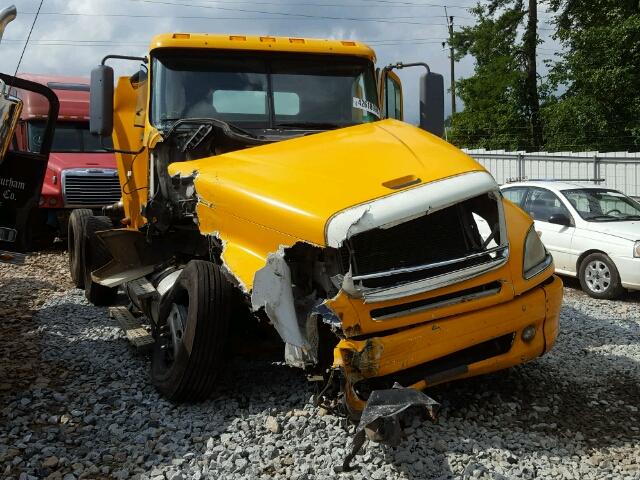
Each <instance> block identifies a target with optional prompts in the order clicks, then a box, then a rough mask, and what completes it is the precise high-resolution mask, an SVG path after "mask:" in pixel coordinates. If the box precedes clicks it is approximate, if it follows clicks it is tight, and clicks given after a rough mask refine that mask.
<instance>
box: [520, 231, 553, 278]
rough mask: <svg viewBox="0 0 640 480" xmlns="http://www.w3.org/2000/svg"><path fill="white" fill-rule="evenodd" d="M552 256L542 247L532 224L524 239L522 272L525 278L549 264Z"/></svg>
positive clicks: (535, 273)
mask: <svg viewBox="0 0 640 480" xmlns="http://www.w3.org/2000/svg"><path fill="white" fill-rule="evenodd" d="M551 261H552V258H551V255H549V252H547V249H546V248H544V245H543V244H542V242H541V241H540V237H538V233H537V232H536V230H535V229H534V228H533V225H532V226H531V228H530V229H529V233H527V239H526V240H525V241H524V264H523V266H522V272H523V276H524V278H525V280H529V279H530V278H532V277H534V276H536V275H537V274H539V273H540V272H542V271H543V270H544V269H545V268H547V267H548V266H549V265H550V264H551Z"/></svg>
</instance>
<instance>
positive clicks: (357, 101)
mask: <svg viewBox="0 0 640 480" xmlns="http://www.w3.org/2000/svg"><path fill="white" fill-rule="evenodd" d="M353 108H359V109H360V110H364V111H365V112H368V113H372V114H373V115H375V116H376V117H378V118H380V110H379V109H378V107H377V106H376V104H375V103H372V102H370V101H369V100H364V99H362V98H357V97H353Z"/></svg>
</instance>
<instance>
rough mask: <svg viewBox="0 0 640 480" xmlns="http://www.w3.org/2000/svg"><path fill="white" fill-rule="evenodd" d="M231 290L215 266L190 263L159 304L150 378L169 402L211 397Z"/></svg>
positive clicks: (220, 366) (224, 340)
mask: <svg viewBox="0 0 640 480" xmlns="http://www.w3.org/2000/svg"><path fill="white" fill-rule="evenodd" d="M232 291H233V290H232V286H231V285H230V284H229V281H228V280H227V279H226V278H225V276H224V275H223V274H222V272H221V271H220V268H219V267H218V266H217V265H214V264H213V263H211V262H206V261H203V260H191V261H190V262H189V263H188V264H187V266H186V267H185V268H184V270H182V272H181V273H180V276H179V277H178V279H177V280H176V283H175V284H174V286H173V288H172V289H171V291H170V292H169V293H168V294H167V296H166V297H165V299H163V301H162V305H161V308H160V315H159V317H160V318H159V322H158V328H157V332H156V341H155V344H154V350H153V356H152V365H151V378H152V381H153V383H154V385H155V386H156V388H157V389H158V390H159V391H160V393H162V395H164V396H165V397H166V398H168V399H169V400H172V401H175V402H181V401H199V400H204V399H206V398H207V397H209V396H210V395H211V393H212V392H213V390H214V388H215V382H216V379H217V377H218V375H219V373H220V372H221V371H222V369H223V367H224V363H225V347H226V344H227V341H228V335H227V333H228V331H229V317H230V316H231V302H232V298H233V296H232Z"/></svg>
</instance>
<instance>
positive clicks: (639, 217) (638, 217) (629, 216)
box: [620, 215, 640, 220]
mask: <svg viewBox="0 0 640 480" xmlns="http://www.w3.org/2000/svg"><path fill="white" fill-rule="evenodd" d="M620 219H621V220H640V215H625V216H624V217H620Z"/></svg>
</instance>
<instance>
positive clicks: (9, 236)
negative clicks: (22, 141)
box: [0, 73, 59, 262]
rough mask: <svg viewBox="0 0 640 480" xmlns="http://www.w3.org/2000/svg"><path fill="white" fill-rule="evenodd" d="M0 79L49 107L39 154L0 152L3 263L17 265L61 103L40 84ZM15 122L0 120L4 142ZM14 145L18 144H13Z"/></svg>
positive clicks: (0, 253) (6, 118)
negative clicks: (39, 96)
mask: <svg viewBox="0 0 640 480" xmlns="http://www.w3.org/2000/svg"><path fill="white" fill-rule="evenodd" d="M0 80H2V82H4V83H5V84H6V85H7V86H10V87H11V88H20V89H23V90H28V91H31V92H34V93H37V94H39V95H42V96H43V97H44V98H45V99H46V101H47V102H48V104H49V112H48V115H47V121H46V125H45V129H44V135H43V138H42V144H41V146H40V151H38V152H28V151H23V150H19V149H15V150H11V149H9V150H6V151H5V152H3V151H0V261H4V262H17V261H18V260H19V259H21V258H22V257H21V256H19V255H13V254H12V252H19V251H24V250H25V247H26V246H27V244H28V241H27V239H28V237H29V235H30V233H31V232H30V231H29V219H30V216H31V215H33V213H32V212H33V211H34V209H36V208H37V206H38V200H39V196H40V190H41V188H42V181H43V180H44V174H45V172H46V169H47V162H48V161H49V151H50V150H51V142H52V141H53V131H54V128H55V122H56V119H57V118H58V109H59V103H58V97H57V96H56V94H55V93H53V90H51V89H50V88H47V87H45V86H44V85H41V84H39V83H34V82H31V81H27V80H23V79H20V78H16V77H12V76H10V75H5V74H2V73H0ZM5 100H6V98H5ZM12 101H13V100H10V102H12ZM5 106H7V105H5ZM16 108H19V107H16ZM12 120H13V119H12V118H11V117H10V116H5V115H3V116H2V117H0V132H1V133H2V135H4V136H5V140H6V139H7V138H6V137H7V135H8V139H9V143H12V142H11V138H12V136H13V133H14V128H15V124H11V123H10V122H12ZM13 145H14V146H15V145H17V144H15V143H13ZM3 153H4V155H3Z"/></svg>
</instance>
